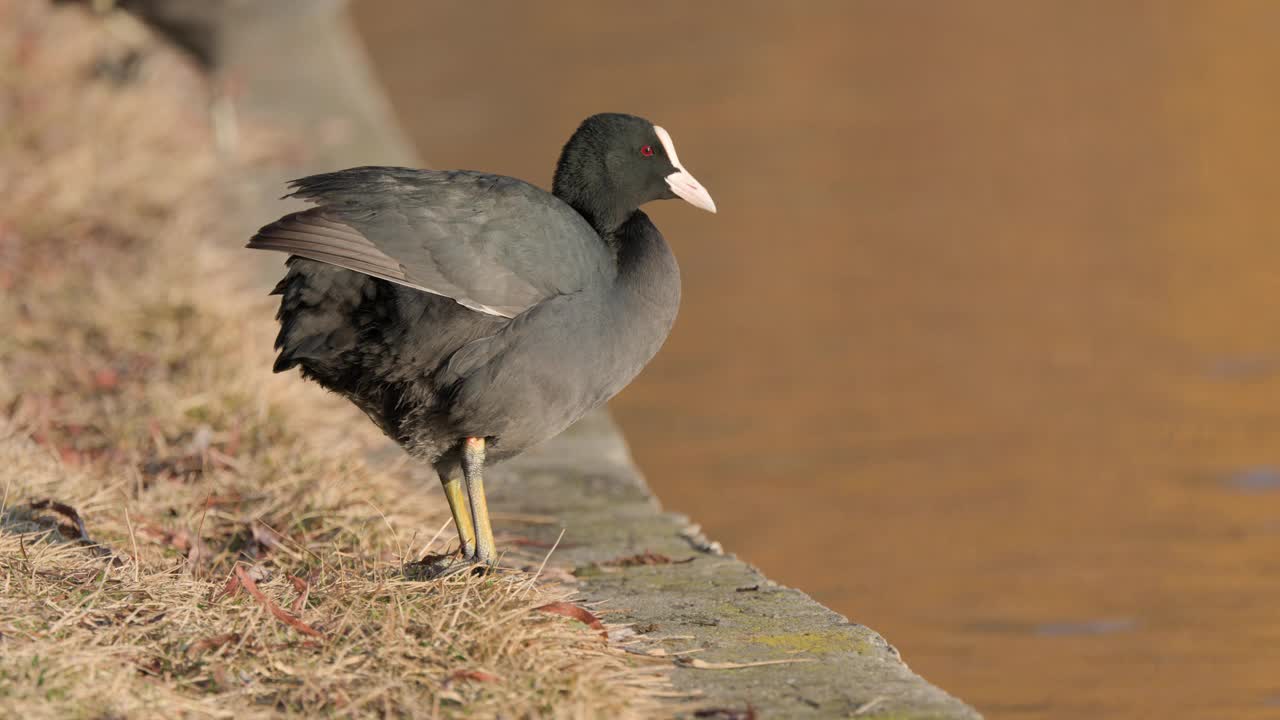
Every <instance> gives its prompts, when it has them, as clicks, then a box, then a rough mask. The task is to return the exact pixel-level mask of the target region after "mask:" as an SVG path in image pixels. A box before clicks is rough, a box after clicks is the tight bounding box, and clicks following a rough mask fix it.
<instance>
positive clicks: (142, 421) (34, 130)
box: [0, 0, 662, 718]
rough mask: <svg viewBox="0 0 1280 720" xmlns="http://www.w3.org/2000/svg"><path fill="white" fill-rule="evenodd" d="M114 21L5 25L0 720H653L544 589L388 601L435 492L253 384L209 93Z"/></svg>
mask: <svg viewBox="0 0 1280 720" xmlns="http://www.w3.org/2000/svg"><path fill="white" fill-rule="evenodd" d="M115 22H116V24H115V25H114V27H113V28H111V29H110V30H108V28H105V27H104V26H103V25H102V24H101V23H97V22H91V21H90V20H89V19H87V18H86V17H85V16H84V15H83V14H81V13H79V12H77V11H65V12H64V11H59V12H52V11H50V10H49V9H48V8H47V7H46V6H45V5H44V4H43V3H41V2H37V1H36V0H0V158H3V162H0V488H2V489H3V500H2V501H0V716H5V717H31V718H37V717H131V718H132V717H179V716H195V717H200V716H206V715H207V716H219V717H223V716H226V717H230V716H239V717H247V716H258V715H274V714H278V713H281V712H284V713H289V714H298V715H301V714H312V713H315V712H321V713H322V714H333V715H346V714H356V715H362V714H405V715H422V716H430V715H433V714H437V713H438V714H441V715H446V716H447V715H461V714H466V715H475V716H481V717H484V716H492V715H495V714H497V713H499V712H502V713H503V714H504V715H506V716H509V717H520V716H524V715H551V716H593V717H594V716H607V717H619V716H625V715H635V716H652V715H653V714H654V713H655V710H654V708H653V707H652V705H650V703H651V701H652V691H654V690H655V689H660V688H661V687H662V685H661V682H660V680H659V679H657V678H654V677H653V676H651V675H646V674H644V673H640V672H638V671H636V670H634V669H633V668H631V667H630V666H629V665H628V664H627V662H626V661H625V660H624V659H622V655H621V653H619V652H618V651H617V650H616V649H611V648H609V647H607V646H605V645H604V644H603V643H602V641H601V640H600V638H599V636H598V635H597V634H596V633H594V632H592V631H590V630H588V629H586V628H585V627H584V626H582V625H580V624H577V623H574V622H571V621H568V620H565V619H563V618H561V617H558V616H555V615H551V614H548V613H545V612H537V611H536V610H535V608H537V607H538V606H540V605H543V604H545V603H548V602H552V601H555V600H560V599H562V598H563V595H564V591H563V590H559V589H556V588H551V587H547V586H544V585H542V584H535V583H534V582H533V578H532V576H530V575H527V574H521V573H507V574H503V575H502V576H499V577H490V578H477V577H472V576H466V575H463V576H457V577H454V578H450V579H445V580H435V581H429V582H420V581H412V580H408V579H406V578H405V573H404V572H403V567H404V563H405V561H406V560H412V559H413V558H416V557H420V556H421V554H422V553H423V552H424V551H425V550H426V549H427V548H428V547H430V545H431V543H430V540H431V536H433V535H435V534H436V530H439V529H442V530H443V534H442V535H440V537H441V538H449V537H451V536H452V529H449V528H445V522H446V518H447V513H446V512H445V511H444V508H443V503H442V500H441V499H440V497H439V494H438V491H436V490H435V489H434V488H420V487H414V486H412V485H410V484H408V483H406V482H405V481H404V479H403V478H402V477H400V476H398V475H396V474H395V473H394V472H390V471H387V470H379V469H375V468H371V467H369V466H367V465H366V464H365V462H364V461H363V456H364V452H363V451H364V449H366V448H367V447H368V444H369V443H370V442H373V441H375V440H376V438H375V437H374V436H373V434H372V430H371V426H370V424H369V423H368V422H367V421H366V420H365V419H364V418H363V417H362V416H360V415H359V414H358V413H357V412H355V411H354V410H352V409H350V408H348V407H347V406H345V405H344V404H341V403H338V402H336V401H335V400H334V399H333V398H330V397H328V396H326V395H324V394H323V393H321V392H320V391H318V390H317V389H315V388H313V387H310V386H307V385H305V384H303V383H302V382H301V381H300V380H299V379H297V378H296V377H292V376H290V377H279V376H277V377H273V376H271V375H270V373H269V367H270V347H269V345H270V339H271V337H272V336H273V328H272V322H271V313H272V306H271V302H270V301H269V300H268V299H266V298H263V297H261V296H260V295H259V294H258V293H256V292H245V291H244V290H243V289H241V288H240V287H238V286H237V279H236V278H237V272H236V264H237V262H240V261H242V260H244V258H243V257H242V256H241V254H240V251H239V250H238V249H235V248H238V245H239V243H238V242H236V241H235V240H236V239H234V238H226V237H225V236H223V235H220V234H219V226H218V222H217V218H218V217H219V215H220V213H222V212H223V211H224V210H225V207H224V206H223V205H221V204H220V201H219V199H218V197H217V193H216V192H212V191H211V190H212V189H213V188H216V187H217V178H216V174H217V172H218V169H219V160H218V158H217V157H216V155H215V153H214V152H213V151H212V149H211V147H210V142H209V136H208V129H207V126H206V125H207V124H206V122H205V113H204V107H205V104H204V103H205V99H204V95H203V90H202V86H201V84H200V80H199V78H196V77H195V76H194V75H193V74H192V73H191V72H190V70H188V69H187V68H185V67H184V66H183V64H182V63H181V62H180V61H179V60H178V59H176V58H175V57H174V56H173V55H172V54H171V53H170V52H168V51H166V50H165V49H164V48H160V47H158V46H156V45H154V44H153V43H151V42H150V41H148V40H146V39H145V37H144V38H143V39H142V40H139V37H142V36H145V33H143V31H142V30H141V29H140V28H138V27H137V26H135V25H132V24H131V23H129V22H128V21H125V20H121V19H117V21H115ZM139 42H143V43H144V46H145V53H144V59H143V61H142V63H141V65H140V66H139V68H138V74H137V76H136V77H134V78H132V79H127V80H122V74H121V73H120V72H118V70H119V68H118V67H113V66H111V65H107V66H103V65H102V60H103V59H104V58H105V59H112V58H115V59H118V58H120V57H122V56H123V53H124V50H125V48H126V47H132V46H136V45H137V44H138V43H139ZM95 67H96V68H97V69H96V70H95ZM209 238H217V240H216V243H215V242H213V241H209V240H207V239H209ZM218 246H221V247H218ZM45 498H51V499H53V500H56V501H60V502H62V503H65V504H67V505H69V506H71V507H73V508H75V509H76V510H78V512H79V515H80V516H82V517H83V520H84V522H85V528H86V530H87V533H88V535H89V536H90V537H91V538H92V541H93V542H95V543H100V544H101V546H100V547H98V548H93V547H87V543H85V542H84V541H83V540H82V539H78V532H77V531H75V530H74V529H73V525H74V522H73V520H72V519H70V518H69V517H67V516H66V515H65V514H64V513H59V512H58V511H57V510H56V509H51V508H44V509H39V508H38V507H37V508H33V507H32V503H33V502H38V501H40V500H42V499H45ZM442 546H443V542H437V543H436V549H441V548H442ZM248 585H253V586H254V587H253V588H249V587H247V586H248ZM272 607H274V608H275V609H274V610H272V609H271V608H272Z"/></svg>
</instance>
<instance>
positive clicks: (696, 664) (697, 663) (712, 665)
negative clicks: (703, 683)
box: [676, 658, 818, 670]
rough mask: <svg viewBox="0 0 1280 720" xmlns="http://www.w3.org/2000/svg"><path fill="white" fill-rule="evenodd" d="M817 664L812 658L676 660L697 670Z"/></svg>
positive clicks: (678, 663)
mask: <svg viewBox="0 0 1280 720" xmlns="http://www.w3.org/2000/svg"><path fill="white" fill-rule="evenodd" d="M811 662H818V661H817V660H815V659H813V658H793V659H790V660H757V661H756V662H745V663H736V662H707V661H706V660H699V659H698V658H678V659H677V660H676V664H677V665H681V666H683V667H691V668H697V669H698V670H738V669H740V668H749V667H763V666H765V665H790V664H792V663H811Z"/></svg>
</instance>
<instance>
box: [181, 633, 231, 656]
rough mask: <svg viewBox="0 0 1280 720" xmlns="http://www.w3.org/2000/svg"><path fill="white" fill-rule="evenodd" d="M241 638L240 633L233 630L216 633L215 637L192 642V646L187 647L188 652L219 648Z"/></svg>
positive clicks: (196, 652) (194, 653)
mask: <svg viewBox="0 0 1280 720" xmlns="http://www.w3.org/2000/svg"><path fill="white" fill-rule="evenodd" d="M239 640H240V633H233V632H232V633H223V634H221V635H214V636H213V637H207V638H205V639H203V640H199V641H197V642H195V643H194V644H192V645H191V647H189V648H187V654H188V655H196V654H199V653H202V652H205V651H206V650H217V649H218V648H220V647H222V646H223V645H226V644H227V643H233V642H237V641H239Z"/></svg>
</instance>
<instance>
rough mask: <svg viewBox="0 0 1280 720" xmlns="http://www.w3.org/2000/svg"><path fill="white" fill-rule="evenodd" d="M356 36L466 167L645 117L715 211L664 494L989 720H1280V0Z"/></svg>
mask: <svg viewBox="0 0 1280 720" xmlns="http://www.w3.org/2000/svg"><path fill="white" fill-rule="evenodd" d="M356 10H357V13H356V14H357V18H358V20H359V24H360V27H361V29H362V31H363V32H364V33H365V34H366V37H367V38H368V39H369V41H370V42H371V43H372V44H373V56H374V59H375V60H376V61H377V64H378V66H379V67H380V69H381V70H382V72H383V73H384V75H385V79H386V81H387V83H388V85H389V87H390V89H391V91H392V94H393V97H394V100H395V103H396V105H397V107H398V109H399V111H400V112H401V114H402V117H403V118H404V120H405V122H406V124H407V126H408V128H409V130H410V132H411V133H412V135H413V137H414V138H415V139H416V140H417V142H418V143H419V145H420V147H421V148H423V152H424V155H425V156H426V157H427V158H428V159H429V160H430V161H431V162H432V163H433V164H434V165H436V166H438V167H459V166H460V167H470V168H476V169H486V170H493V171H500V172H503V173H506V174H511V175H517V176H520V177H524V178H527V179H530V180H533V181H535V182H539V183H541V184H543V185H544V186H546V185H549V179H550V174H551V169H552V167H553V164H554V161H555V156H556V154H557V152H558V150H559V146H560V144H561V143H562V142H563V141H564V139H565V138H566V137H567V135H568V133H569V132H570V131H571V130H572V128H573V127H574V125H575V124H576V123H577V121H578V120H580V119H581V118H582V117H584V116H586V115H588V114H590V113H593V112H598V111H604V110H623V111H629V112H635V113H639V114H643V115H646V116H648V117H651V118H652V119H654V120H656V121H658V122H660V123H662V124H663V125H665V126H666V127H667V128H668V129H669V130H670V131H671V132H672V134H673V136H674V138H675V140H676V143H677V145H678V146H679V149H680V156H681V159H682V160H684V162H685V164H686V165H687V166H688V167H689V168H690V169H691V170H692V171H693V172H694V173H695V174H696V175H697V176H698V177H699V179H701V180H702V181H703V182H704V184H705V185H706V186H707V187H708V188H710V190H711V192H712V193H713V195H714V196H715V199H716V202H717V204H718V205H719V207H720V214H719V215H717V216H711V215H708V214H705V213H700V212H697V211H694V210H692V209H689V208H687V207H680V206H678V205H677V204H676V203H663V204H659V205H658V206H656V207H654V209H653V211H652V213H651V214H652V215H653V216H654V217H655V220H656V222H657V223H658V225H659V227H661V228H662V229H663V231H664V233H665V234H666V236H667V238H668V240H669V241H670V242H671V243H672V245H673V246H674V248H675V250H676V252H677V254H678V256H679V258H680V261H681V265H682V269H683V273H684V288H685V294H684V304H683V306H682V309H681V316H680V318H679V320H678V322H677V325H676V328H675V331H674V333H673V334H672V337H671V339H670V341H669V342H668V344H667V346H666V347H665V348H664V350H663V351H662V353H661V354H660V355H659V356H658V358H657V359H656V360H655V362H654V363H653V365H651V366H650V368H649V369H648V370H647V371H646V372H645V373H644V374H643V375H642V376H641V378H640V379H639V380H638V381H637V382H636V383H635V384H634V385H633V386H632V387H631V388H629V389H628V390H626V391H625V392H624V393H623V394H622V395H621V396H620V397H619V398H618V399H617V400H616V401H615V402H614V403H613V407H614V410H615V413H616V416H617V417H618V419H619V420H620V421H621V423H622V424H623V426H624V428H625V430H626V434H627V438H628V440H629V441H630V442H631V444H632V446H633V449H634V451H635V454H636V456H637V458H638V460H639V462H640V464H641V466H642V467H643V469H644V470H645V472H646V474H647V476H648V478H649V480H650V482H651V483H652V484H653V486H654V487H655V488H656V489H657V491H658V493H659V495H660V496H661V497H662V499H663V501H664V503H665V504H666V505H667V506H668V507H670V508H673V509H676V510H680V511H684V512H688V513H690V514H692V515H693V516H695V517H696V518H697V519H698V520H699V521H700V522H702V523H703V525H704V526H705V527H706V528H707V530H708V532H709V533H710V534H711V535H712V536H714V537H716V538H719V539H721V540H722V541H723V542H724V544H725V546H726V547H728V548H729V549H730V550H732V551H735V552H737V553H739V554H740V555H742V556H743V557H745V558H747V559H749V560H750V561H752V562H754V563H757V564H758V565H760V566H761V567H763V568H764V569H765V570H766V571H767V572H768V573H769V574H770V575H772V576H774V577H776V578H777V579H779V580H781V581H783V582H785V583H788V584H793V585H797V586H799V587H802V588H804V589H805V590H807V591H809V592H810V593H811V594H813V595H814V596H816V597H817V598H818V599H819V600H821V601H823V602H825V603H828V604H830V605H831V606H833V607H835V608H836V609H838V610H840V611H841V612H843V613H845V614H847V615H848V616H849V617H850V618H852V619H854V620H856V621H859V622H863V623H866V624H867V625H870V626H872V627H874V628H876V629H877V630H880V631H881V632H883V633H884V634H885V635H886V636H887V637H888V638H889V639H890V640H891V641H892V642H893V643H894V644H895V645H897V646H898V647H899V648H900V649H901V650H902V652H903V655H904V657H905V659H906V660H907V662H908V663H910V665H911V666H912V667H913V668H914V669H915V670H917V671H918V672H920V673H922V674H923V675H925V676H926V677H928V678H929V679H931V680H933V681H934V682H936V683H938V684H939V685H941V686H942V687H945V688H947V689H948V690H951V691H952V692H954V693H956V694H957V695H959V696H961V697H963V698H965V699H966V700H968V701H970V702H972V703H974V704H975V705H977V706H978V707H979V708H980V709H981V710H983V711H984V712H986V713H987V714H988V715H989V716H990V717H993V718H1028V719H1029V718H1078V717H1085V716H1087V717H1116V718H1131V717H1257V718H1261V717H1280V704H1278V703H1277V698H1280V609H1278V608H1280V482H1276V481H1275V480H1274V478H1275V474H1276V470H1274V468H1275V467H1277V466H1280V319H1278V318H1277V313H1276V299H1277V297H1280V264H1278V263H1280V232H1278V231H1280V221H1278V220H1277V217H1278V215H1280V209H1278V208H1280V179H1278V178H1280V142H1277V140H1276V135H1277V132H1280V90H1278V89H1277V88H1278V87H1280V85H1277V82H1278V78H1280V42H1277V40H1276V39H1277V32H1278V31H1280V4H1276V3H1270V2H1262V1H1259V2H1229V3H1205V2H1198V3H1191V2H1129V3H1110V2H1101V1H1093V0H1091V1H1086V2H1075V1H1066V0H1064V1H1062V2H1046V1H1040V2H1021V1H1016V0H1009V1H1007V2H993V1H988V2H976V3H926V2H894V3H889V2H853V1H848V2H816V1H808V2H804V3H788V4H785V5H784V4H782V3H773V2H729V1H728V0H720V1H717V2H699V3H688V2H675V1H671V0H649V1H648V2H643V3H617V2H609V3H599V2H588V1H587V0H574V1H572V2H557V3H554V4H552V3H514V2H512V3H460V2H459V3H440V4H436V3H417V2H404V1H402V2H385V1H384V2H372V1H370V2H365V3H361V4H358V5H357V7H356Z"/></svg>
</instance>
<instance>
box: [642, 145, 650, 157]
mask: <svg viewBox="0 0 1280 720" xmlns="http://www.w3.org/2000/svg"><path fill="white" fill-rule="evenodd" d="M640 154H641V155H643V156H645V157H650V156H652V155H653V146H652V145H645V146H644V147H642V148H640Z"/></svg>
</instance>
